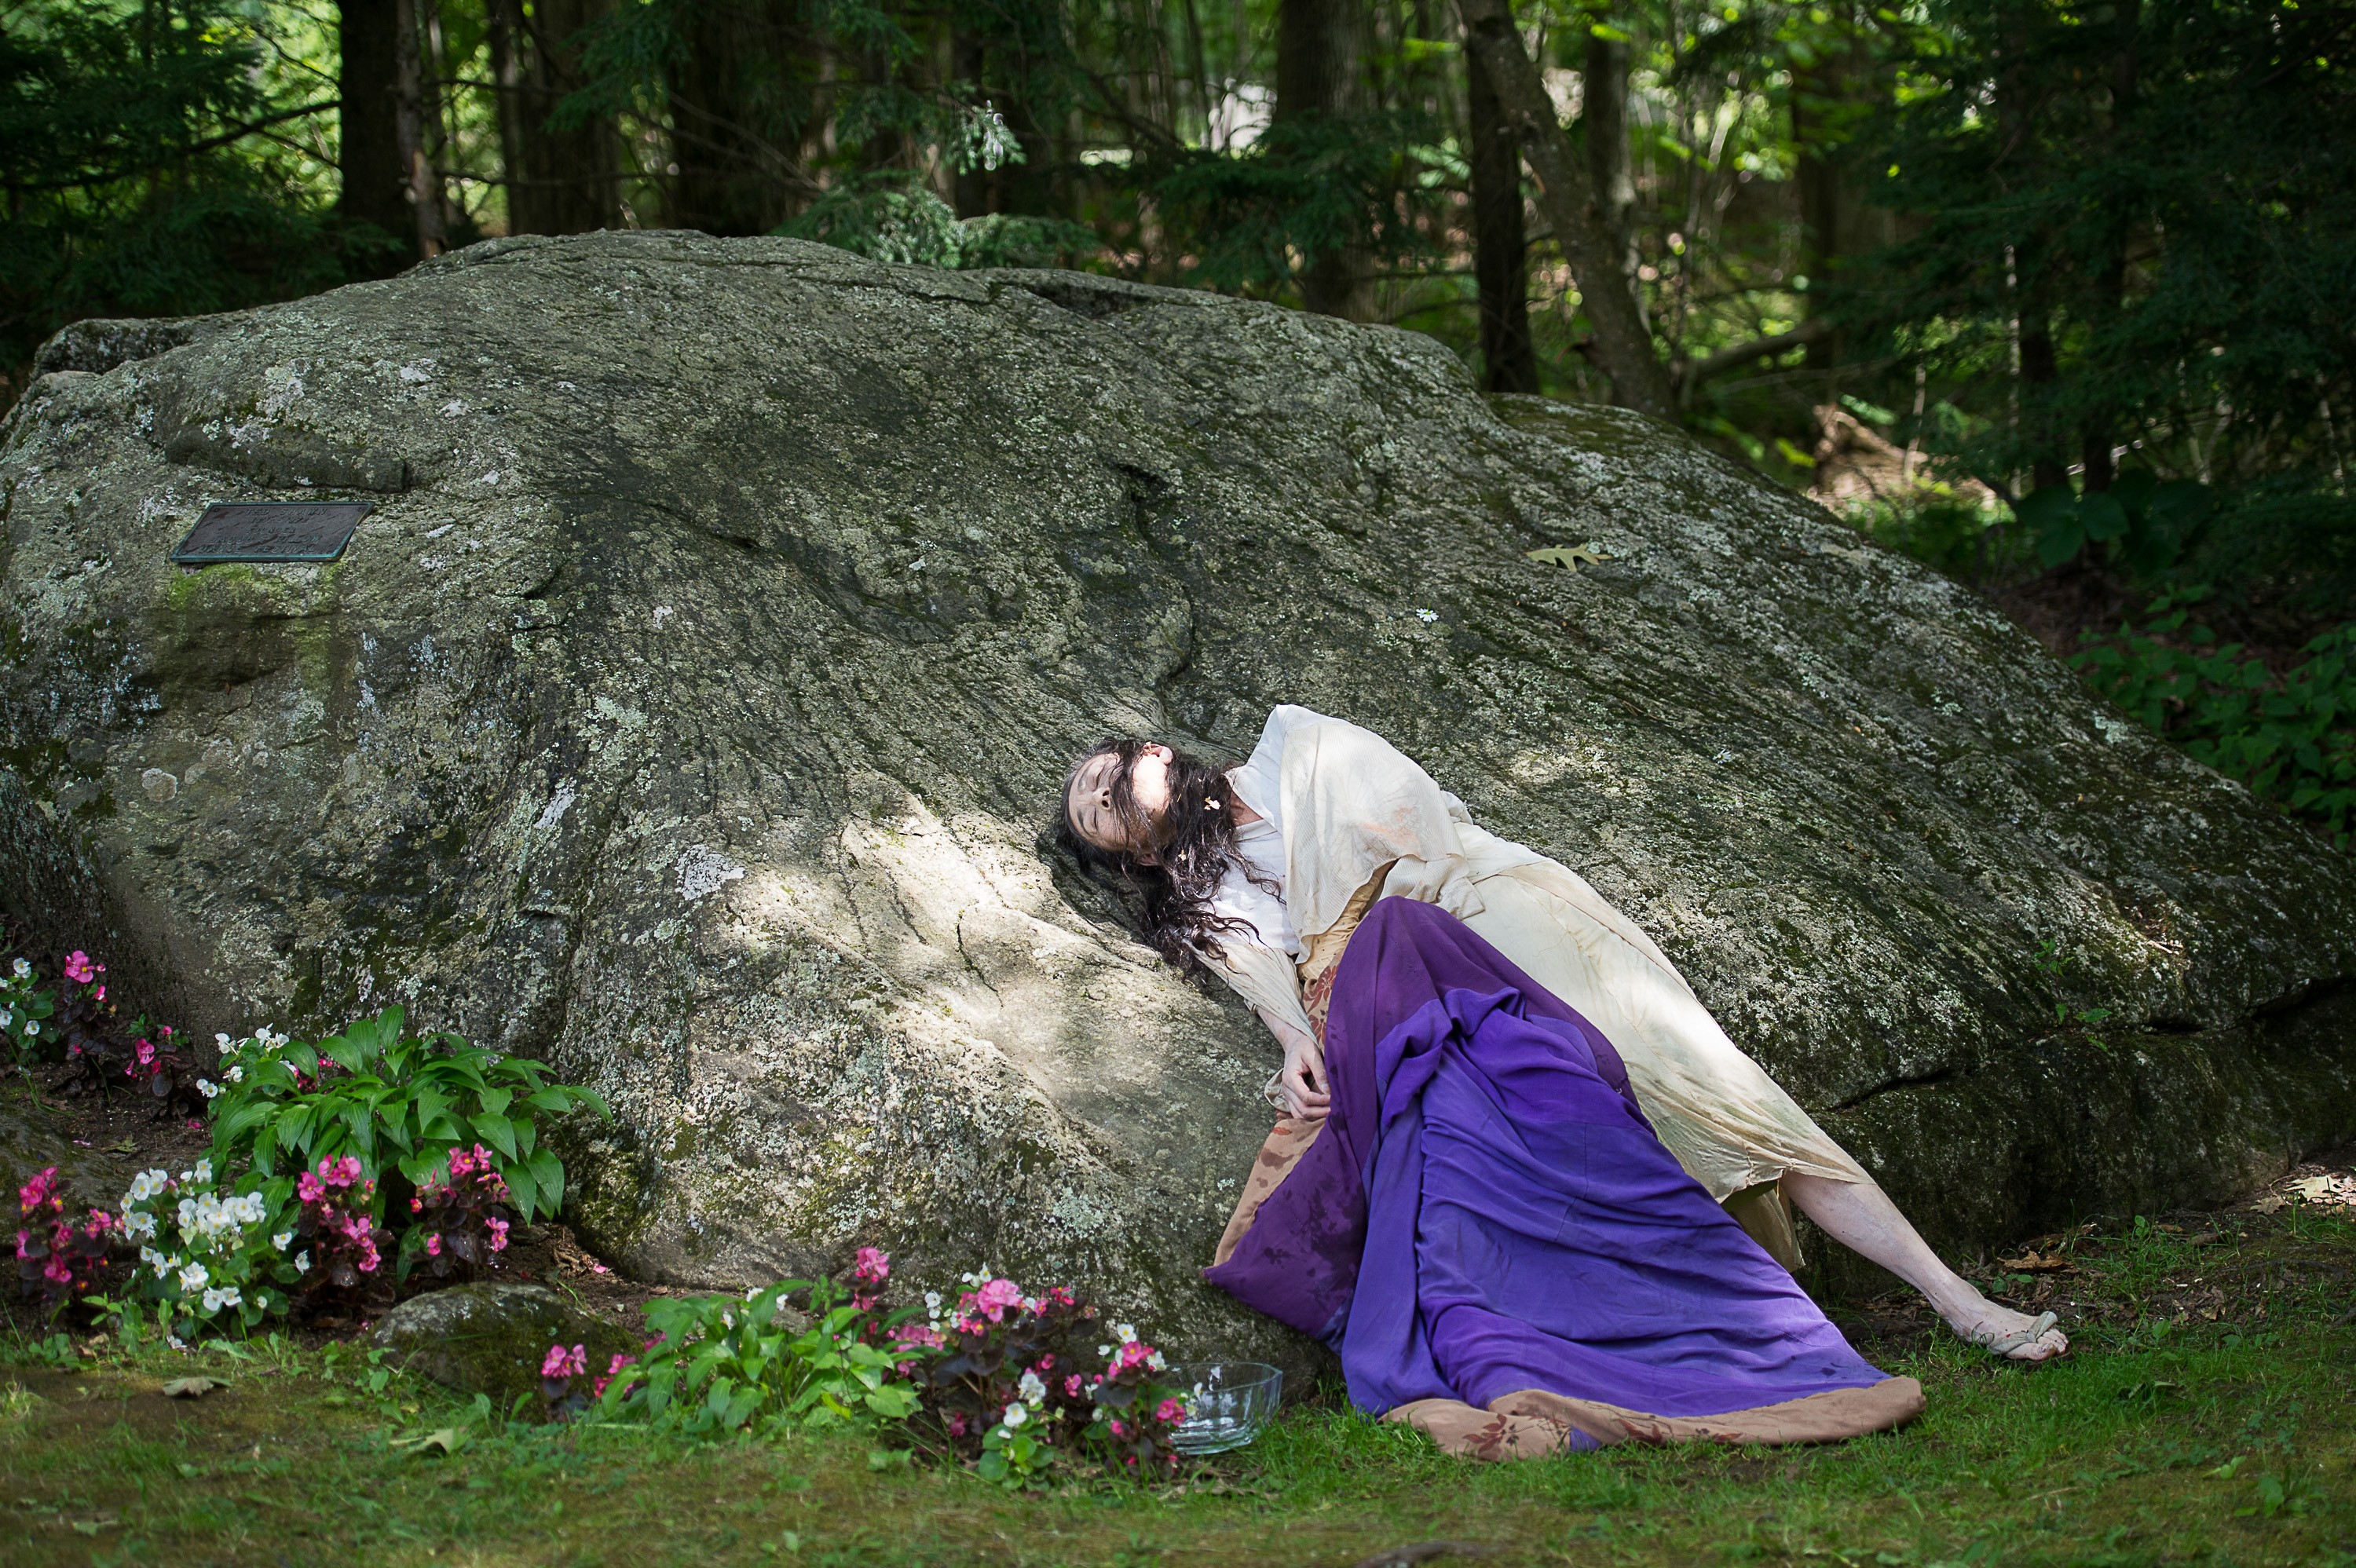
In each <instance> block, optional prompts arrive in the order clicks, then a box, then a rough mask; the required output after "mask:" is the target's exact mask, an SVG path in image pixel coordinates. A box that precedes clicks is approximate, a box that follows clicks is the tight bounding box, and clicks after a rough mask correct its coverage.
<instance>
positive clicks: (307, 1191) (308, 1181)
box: [295, 1170, 327, 1203]
mask: <svg viewBox="0 0 2356 1568" xmlns="http://www.w3.org/2000/svg"><path fill="white" fill-rule="evenodd" d="M295 1197H297V1198H300V1199H301V1200H303V1201H304V1202H305V1203H317V1202H320V1201H321V1200H324V1199H326V1197H327V1189H326V1188H325V1187H322V1186H321V1185H320V1184H319V1179H318V1178H317V1177H316V1176H314V1175H312V1174H311V1173H310V1172H309V1171H307V1170H306V1171H305V1172H304V1173H303V1174H302V1175H300V1176H298V1177H296V1178H295Z"/></svg>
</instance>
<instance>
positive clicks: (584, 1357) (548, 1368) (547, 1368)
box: [540, 1345, 589, 1378]
mask: <svg viewBox="0 0 2356 1568" xmlns="http://www.w3.org/2000/svg"><path fill="white" fill-rule="evenodd" d="M588 1370H589V1349H588V1347H587V1346H585V1345H575V1346H573V1349H570V1350H568V1349H565V1348H564V1347H563V1346H562V1345H551V1346H550V1347H549V1348H548V1359H547V1360H543V1361H541V1363H540V1375H541V1377H544V1378H577V1377H579V1376H580V1375H581V1374H582V1373H584V1372H585V1371H588Z"/></svg>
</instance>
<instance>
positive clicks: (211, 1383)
mask: <svg viewBox="0 0 2356 1568" xmlns="http://www.w3.org/2000/svg"><path fill="white" fill-rule="evenodd" d="M227 1387H229V1384H227V1383H225V1382H223V1381H220V1379H219V1378H174V1379H173V1380H172V1381H170V1382H167V1383H166V1384H165V1385H164V1397H165V1398H166V1399H202V1398H204V1397H205V1395H207V1394H209V1393H210V1392H213V1390H215V1389H217V1388H227Z"/></svg>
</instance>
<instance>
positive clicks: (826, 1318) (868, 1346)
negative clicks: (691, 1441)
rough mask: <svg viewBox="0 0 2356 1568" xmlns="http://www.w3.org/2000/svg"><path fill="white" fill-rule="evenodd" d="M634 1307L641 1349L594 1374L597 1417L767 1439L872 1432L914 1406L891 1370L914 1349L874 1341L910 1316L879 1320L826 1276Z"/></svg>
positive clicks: (868, 1300)
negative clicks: (644, 1330)
mask: <svg viewBox="0 0 2356 1568" xmlns="http://www.w3.org/2000/svg"><path fill="white" fill-rule="evenodd" d="M846 1296H848V1299H846V1298H845V1297H846ZM646 1316H647V1323H648V1326H649V1327H650V1328H653V1329H654V1331H655V1334H656V1338H655V1339H654V1340H653V1341H652V1342H651V1343H650V1344H649V1345H648V1347H647V1350H646V1353H645V1355H644V1356H642V1357H640V1358H638V1359H637V1360H635V1361H632V1360H625V1359H622V1358H616V1360H615V1362H614V1364H613V1365H612V1366H611V1367H609V1368H607V1369H606V1371H605V1374H604V1375H602V1376H601V1377H600V1378H599V1379H598V1385H599V1393H598V1403H599V1405H600V1408H601V1410H602V1412H603V1413H604V1415H605V1418H606V1419H608V1420H638V1421H645V1422H648V1423H649V1424H653V1425H655V1426H657V1427H659V1428H664V1429H667V1430H671V1431H677V1432H681V1433H685V1434H688V1435H725V1434H728V1433H732V1432H754V1433H758V1434H760V1435H764V1436H769V1435H776V1434H779V1433H783V1432H790V1431H796V1430H803V1429H811V1428H822V1427H836V1428H847V1429H850V1430H853V1431H857V1430H862V1429H873V1428H878V1427H881V1426H883V1425H885V1424H893V1423H898V1422H903V1421H905V1420H906V1419H907V1418H908V1417H910V1416H911V1415H914V1414H915V1413H916V1403H917V1402H916V1390H915V1389H913V1388H911V1387H910V1386H909V1385H908V1384H907V1383H906V1382H905V1381H898V1380H897V1379H896V1378H895V1375H894V1369H895V1368H896V1367H897V1366H899V1365H900V1364H901V1363H904V1362H905V1361H907V1360H909V1359H910V1358H911V1357H912V1356H916V1355H922V1354H925V1353H926V1352H925V1351H924V1350H923V1349H921V1348H911V1347H909V1346H906V1345H895V1344H887V1343H884V1342H883V1340H884V1336H885V1334H886V1332H887V1331H888V1330H889V1329H890V1328H894V1327H895V1326H896V1325H898V1324H899V1323H901V1322H903V1321H905V1319H907V1318H909V1317H914V1316H915V1313H914V1312H913V1311H904V1312H900V1313H898V1314H895V1315H894V1316H893V1317H888V1318H887V1317H883V1315H882V1314H881V1313H880V1312H878V1310H877V1307H876V1301H875V1298H874V1297H873V1296H868V1295H865V1294H863V1293H859V1292H856V1291H846V1289H845V1288H844V1287H843V1286H841V1285H837V1284H835V1283H834V1282H833V1281H831V1280H819V1281H818V1282H816V1283H814V1284H813V1283H811V1282H809V1281H806V1280H798V1279H789V1280H782V1281H780V1282H778V1283H777V1284H776V1285H768V1286H766V1287H764V1288H762V1289H758V1290H753V1291H748V1292H746V1293H745V1295H744V1298H743V1299H742V1300H739V1299H738V1298H737V1297H735V1296H683V1297H674V1298H670V1299H663V1300H655V1301H650V1302H648V1303H647V1306H646ZM574 1370H575V1371H583V1370H585V1369H574Z"/></svg>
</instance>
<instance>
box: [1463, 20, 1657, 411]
mask: <svg viewBox="0 0 2356 1568" xmlns="http://www.w3.org/2000/svg"><path fill="white" fill-rule="evenodd" d="M1457 8H1458V10H1459V11H1461V12H1462V15H1463V17H1464V48H1465V53H1466V54H1467V56H1475V55H1477V56H1478V57H1479V58H1480V60H1481V64H1482V66H1483V69H1486V70H1487V71H1488V73H1489V81H1490V84H1491V85H1492V86H1493V87H1494V88H1495V89H1496V91H1497V99H1498V101H1499V102H1500V103H1501V104H1502V105H1503V106H1504V108H1505V117H1506V120H1507V122H1508V123H1511V124H1512V125H1513V127H1514V129H1515V133H1517V134H1518V135H1519V137H1520V139H1521V144H1522V155H1523V157H1524V158H1526V160H1527V161H1528V163H1529V165H1530V172H1531V173H1532V174H1533V175H1535V176H1537V183H1538V207H1539V210H1540V211H1542V212H1543V213H1544V214H1545V215H1546V219H1547V223H1548V224H1550V225H1551V226H1552V227H1553V229H1554V231H1555V236H1556V238H1557V240H1559V241H1560V243H1561V245H1562V253H1563V259H1564V260H1565V261H1569V263H1570V272H1571V277H1572V279H1573V281H1574V282H1576V283H1577V284H1578V285H1579V292H1580V298H1581V301H1582V303H1583V304H1585V306H1586V309H1587V319H1588V322H1589V324H1590V328H1591V330H1592V335H1593V348H1594V355H1595V360H1596V363H1597V366H1598V367H1599V368H1601V370H1602V371H1603V373H1604V374H1605V375H1607V376H1609V377H1611V378H1612V398H1613V400H1615V401H1617V402H1619V403H1620V404H1621V405H1622V407H1625V408H1632V409H1634V410H1636V411H1638V412H1640V413H1646V414H1650V415H1652V416H1653V417H1654V418H1655V419H1659V420H1667V421H1671V422H1675V421H1676V417H1677V416H1676V393H1675V392H1674V391H1673V390H1672V389H1671V388H1670V386H1669V373H1668V371H1667V370H1666V369H1665V368H1663V366H1662V364H1661V358H1660V356H1659V354H1658V353H1656V352H1655V350H1654V347H1653V335H1652V333H1651V332H1650V331H1649V330H1647V329H1646V327H1645V325H1644V315H1643V313H1642V312H1640V311H1639V310H1638V309H1637V308H1636V299H1635V295H1634V293H1633V292H1632V291H1631V290H1630V289H1629V287H1628V280H1627V278H1626V276H1625V274H1623V273H1622V272H1621V270H1620V269H1621V261H1622V256H1621V254H1620V252H1619V251H1618V249H1617V248H1616V247H1615V246H1614V244H1613V243H1612V237H1611V235H1610V233H1609V232H1608V231H1607V230H1606V229H1604V227H1603V225H1602V223H1601V220H1600V219H1599V216H1598V214H1597V212H1596V210H1595V200H1594V195H1593V192H1592V191H1590V189H1589V187H1588V180H1587V171H1586V168H1585V166H1584V164H1583V161H1582V160H1581V159H1580V156H1579V155H1578V153H1577V152H1576V150H1575V149H1573V148H1572V146H1571V144H1570V138H1569V136H1567V135H1565V134H1564V133H1563V129H1562V124H1561V122H1559V121H1558V120H1557V119H1556V118H1555V110H1554V100H1553V99H1552V98H1550V97H1548V96H1547V90H1546V82H1545V80H1544V79H1543V78H1541V77H1540V76H1539V75H1538V69H1537V66H1535V65H1533V64H1531V63H1530V57H1529V53H1528V51H1527V50H1526V49H1525V48H1523V47H1522V36H1521V34H1520V33H1519V32H1518V31H1517V30H1516V29H1515V27H1514V20H1513V16H1512V14H1511V12H1509V11H1508V10H1507V9H1506V5H1505V0H1457Z"/></svg>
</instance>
